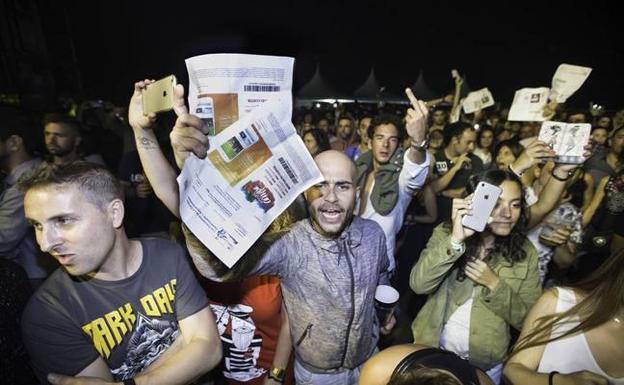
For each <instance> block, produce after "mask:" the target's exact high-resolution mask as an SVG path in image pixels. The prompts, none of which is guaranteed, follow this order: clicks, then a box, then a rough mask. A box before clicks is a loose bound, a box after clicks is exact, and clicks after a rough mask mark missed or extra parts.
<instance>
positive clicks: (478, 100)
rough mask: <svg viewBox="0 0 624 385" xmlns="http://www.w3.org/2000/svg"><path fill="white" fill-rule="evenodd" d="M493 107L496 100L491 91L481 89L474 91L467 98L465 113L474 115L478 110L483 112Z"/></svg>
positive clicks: (464, 105) (464, 106)
mask: <svg viewBox="0 0 624 385" xmlns="http://www.w3.org/2000/svg"><path fill="white" fill-rule="evenodd" d="M493 105H494V98H493V97H492V93H491V92H490V90H488V89H487V88H481V89H480V90H477V91H473V92H471V93H469V94H468V96H466V99H465V100H464V104H463V108H464V112H465V113H467V114H472V113H473V112H475V111H477V110H482V109H484V108H486V107H489V106H493Z"/></svg>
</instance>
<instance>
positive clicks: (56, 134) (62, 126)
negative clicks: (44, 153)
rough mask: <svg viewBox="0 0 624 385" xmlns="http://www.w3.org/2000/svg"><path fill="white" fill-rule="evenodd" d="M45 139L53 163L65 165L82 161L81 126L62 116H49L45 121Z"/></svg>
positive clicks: (73, 120)
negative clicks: (80, 149) (80, 152)
mask: <svg viewBox="0 0 624 385" xmlns="http://www.w3.org/2000/svg"><path fill="white" fill-rule="evenodd" d="M43 137H44V140H45V146H46V149H47V150H48V154H50V156H51V163H54V164H64V163H69V162H74V161H76V160H78V159H80V154H79V150H78V149H79V146H80V142H81V141H82V137H81V135H80V125H79V123H78V122H77V121H76V120H75V119H72V118H70V117H68V116H65V115H62V114H48V115H46V116H45V117H44V119H43Z"/></svg>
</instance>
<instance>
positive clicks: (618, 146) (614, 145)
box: [609, 128, 624, 155]
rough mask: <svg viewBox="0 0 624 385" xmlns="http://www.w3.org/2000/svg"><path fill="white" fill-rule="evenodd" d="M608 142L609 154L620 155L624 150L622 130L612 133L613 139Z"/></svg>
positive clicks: (623, 130) (623, 131)
mask: <svg viewBox="0 0 624 385" xmlns="http://www.w3.org/2000/svg"><path fill="white" fill-rule="evenodd" d="M609 142H610V146H611V152H612V153H614V154H618V155H621V154H622V149H623V148H624V129H622V128H621V129H619V130H617V131H616V132H615V133H613V137H612V138H611V140H610V141H609Z"/></svg>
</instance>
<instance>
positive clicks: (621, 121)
mask: <svg viewBox="0 0 624 385" xmlns="http://www.w3.org/2000/svg"><path fill="white" fill-rule="evenodd" d="M613 125H614V126H615V127H622V126H623V125H624V110H619V111H618V112H616V113H615V116H613Z"/></svg>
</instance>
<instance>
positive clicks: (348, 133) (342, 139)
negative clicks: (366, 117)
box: [330, 116, 357, 151]
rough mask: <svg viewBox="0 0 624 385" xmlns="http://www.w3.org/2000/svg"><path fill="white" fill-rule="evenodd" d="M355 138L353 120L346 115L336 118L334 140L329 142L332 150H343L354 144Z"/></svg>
mask: <svg viewBox="0 0 624 385" xmlns="http://www.w3.org/2000/svg"><path fill="white" fill-rule="evenodd" d="M356 139H357V138H356V134H355V129H354V124H353V120H352V119H351V118H350V117H347V116H341V117H340V118H338V122H337V125H336V140H334V141H333V142H330V144H331V148H332V150H336V151H345V150H346V149H347V147H349V146H351V145H353V144H354V142H355V141H356Z"/></svg>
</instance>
